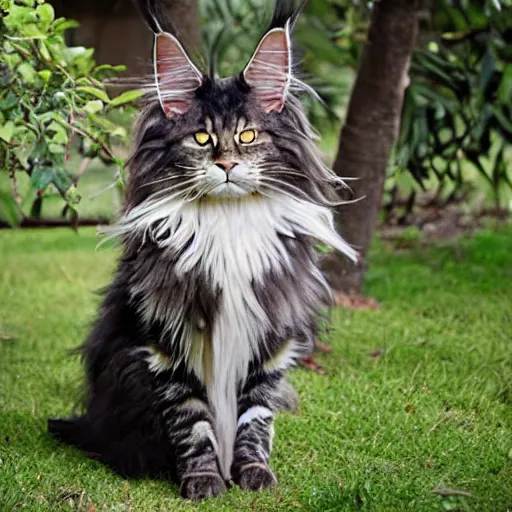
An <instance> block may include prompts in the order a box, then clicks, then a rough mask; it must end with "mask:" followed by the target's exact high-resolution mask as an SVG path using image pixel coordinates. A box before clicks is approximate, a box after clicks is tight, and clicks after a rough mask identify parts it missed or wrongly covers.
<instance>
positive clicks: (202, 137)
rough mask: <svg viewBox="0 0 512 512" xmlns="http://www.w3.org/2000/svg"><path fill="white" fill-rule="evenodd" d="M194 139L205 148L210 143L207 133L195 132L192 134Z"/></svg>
mask: <svg viewBox="0 0 512 512" xmlns="http://www.w3.org/2000/svg"><path fill="white" fill-rule="evenodd" d="M194 139H196V142H197V143H198V144H199V145H200V146H205V145H206V144H208V142H210V134H209V133H207V132H196V133H194Z"/></svg>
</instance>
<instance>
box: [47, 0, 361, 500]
mask: <svg viewBox="0 0 512 512" xmlns="http://www.w3.org/2000/svg"><path fill="white" fill-rule="evenodd" d="M304 3H305V2H303V4H304ZM301 7H302V6H300V7H299V8H294V6H293V2H290V1H283V0H278V1H277V3H276V5H275V9H274V14H273V17H272V21H271V23H270V27H269V29H268V31H267V32H266V33H265V35H264V36H263V38H262V39H261V41H260V42H259V44H258V46H257V48H256V51H255V52H254V54H253V56H252V58H251V59H250V61H249V63H248V64H247V66H246V67H245V69H244V70H243V71H242V72H241V73H240V75H239V76H235V77H230V78H222V79H221V78H216V77H212V76H207V75H205V74H203V73H202V72H201V71H200V70H199V69H198V68H197V67H196V66H195V65H194V63H193V62H192V60H191V59H190V57H189V55H188V54H187V52H186V51H185V50H184V48H183V46H182V45H181V43H180V41H179V40H178V39H177V37H176V36H175V35H174V31H173V30H172V28H169V27H170V24H169V22H168V21H166V20H165V17H164V16H163V13H162V11H163V10H162V9H161V6H159V4H158V2H157V1H156V0H146V1H145V2H142V10H143V12H144V14H145V17H146V19H147V21H148V23H149V24H150V27H151V28H152V30H153V32H154V34H155V45H154V70H155V82H154V87H153V88H152V91H153V92H154V93H156V94H155V95H153V96H151V95H150V96H149V97H148V100H147V102H146V104H145V106H144V107H143V110H142V112H141V114H140V117H139V120H138V122H137V126H136V135H135V140H134V150H133V154H132V157H131V160H130V162H129V168H130V175H129V182H128V186H127V192H126V206H125V209H124V212H123V214H122V216H121V217H120V219H119V221H118V222H117V223H116V224H115V225H113V226H112V227H111V228H110V230H109V233H110V236H112V237H118V238H119V239H120V240H121V241H122V256H121V257H120V261H119V263H118V266H117V270H116V273H115V277H114V279H113V282H112V284H111V285H110V286H109V287H108V290H107V291H106V295H105V297H104V300H103V303H102V305H101V308H100V312H99V315H98V318H97V320H96V323H95V325H94V327H93V329H92V332H91V333H90V335H89V337H88V339H87V340H86V342H85V344H84V347H83V350H84V353H83V357H84V363H85V368H86V385H87V399H86V404H85V413H84V414H83V415H82V416H75V417H72V418H69V419H50V420H49V430H50V432H51V433H52V434H53V435H54V436H55V437H56V438H58V439H59V440H61V441H63V442H66V443H69V444H71V445H74V446H76V447H77V448H79V449H81V450H83V451H84V452H86V453H87V454H88V455H89V456H91V457H95V458H97V459H99V460H101V461H102V462H104V463H105V464H107V465H108V466H110V467H111V468H112V469H113V470H115V471H116V472H118V473H120V474H121V475H124V476H126V477H134V476H139V475H159V476H162V475H163V476H165V477H168V478H172V479H174V480H175V481H176V482H177V483H178V484H179V486H180V493H181V495H182V496H183V497H185V498H189V499H194V500H197V499H203V498H207V497H211V496H218V495H220V494H222V493H223V492H225V491H226V484H229V483H235V484H238V485H239V486H240V487H241V488H242V489H248V490H253V491H258V490H260V489H264V488H270V487H273V486H275V485H276V484H277V480H276V477H275V475H274V474H273V472H272V471H271V469H270V466H269V458H270V452H271V448H272V439H273V435H274V432H273V424H272V422H273V418H274V415H275V414H276V413H277V412H278V411H279V410H282V409H287V408H292V407H293V406H294V402H295V394H294V392H293V390H292V389H291V386H290V385H289V384H287V382H286V381H285V380H284V378H283V373H284V371H285V370H286V369H287V368H288V367H290V366H292V365H294V364H295V363H296V362H297V360H299V359H300V358H302V357H304V356H306V355H308V354H309V353H310V351H311V349H312V346H313V342H314V335H315V331H316V324H317V320H318V317H319V314H320V313H321V311H322V309H323V308H324V307H325V305H326V304H329V301H330V289H329V286H328V285H327V282H326V280H325V278H324V277H323V275H322V273H321V272H320V270H319V268H318V262H317V257H316V251H315V243H316V241H320V242H322V243H324V244H327V245H328V246H330V247H333V248H334V249H336V250H338V251H339V252H341V253H343V254H345V255H346V256H348V257H349V258H351V259H353V260H356V258H357V254H356V252H355V250H354V249H353V248H352V247H351V246H350V245H349V244H348V243H346V242H345V241H344V240H343V239H342V238H341V237H340V236H339V235H338V234H337V233H336V231H335V229H334V224H333V214H332V211H331V206H332V205H333V204H334V201H335V199H336V197H337V196H336V188H337V186H338V185H340V184H343V183H342V182H341V180H340V179H339V178H337V177H336V176H335V175H334V173H333V172H332V171H331V170H330V169H328V168H327V167H326V166H325V165H324V164H323V163H322V160H321V158H320V155H319V152H318V150H317V148H316V146H315V143H314V139H315V137H314V134H313V131H312V129H311V128H310V125H309V123H308V120H307V118H306V116H305V114H304V112H303V109H302V107H301V103H300V102H299V99H298V97H297V90H298V89H300V88H301V87H305V86H302V85H301V82H300V81H299V80H298V79H297V78H295V77H294V76H293V73H292V68H293V63H292V48H291V39H290V37H291V31H292V29H293V26H294V24H295V21H296V19H297V16H298V14H299V12H300V10H301Z"/></svg>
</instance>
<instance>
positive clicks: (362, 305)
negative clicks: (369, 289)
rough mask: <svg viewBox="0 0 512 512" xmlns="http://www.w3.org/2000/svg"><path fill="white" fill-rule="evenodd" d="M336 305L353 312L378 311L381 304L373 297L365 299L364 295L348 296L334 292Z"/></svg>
mask: <svg viewBox="0 0 512 512" xmlns="http://www.w3.org/2000/svg"><path fill="white" fill-rule="evenodd" d="M333 296H334V304H335V305H336V307H341V308H345V309H352V310H356V311H357V310H372V311H375V310H378V309H381V306H380V304H379V303H378V302H377V301H376V300H375V299H374V298H373V297H363V296H362V295H347V294H346V293H343V292H340V291H338V290H333Z"/></svg>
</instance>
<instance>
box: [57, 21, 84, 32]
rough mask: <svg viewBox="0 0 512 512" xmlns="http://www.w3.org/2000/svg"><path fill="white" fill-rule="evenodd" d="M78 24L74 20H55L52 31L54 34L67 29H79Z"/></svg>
mask: <svg viewBox="0 0 512 512" xmlns="http://www.w3.org/2000/svg"><path fill="white" fill-rule="evenodd" d="M79 26H80V23H78V21H75V20H67V19H66V18H57V19H56V20H55V21H54V22H53V30H54V31H55V32H64V30H67V29H68V28H76V27H79Z"/></svg>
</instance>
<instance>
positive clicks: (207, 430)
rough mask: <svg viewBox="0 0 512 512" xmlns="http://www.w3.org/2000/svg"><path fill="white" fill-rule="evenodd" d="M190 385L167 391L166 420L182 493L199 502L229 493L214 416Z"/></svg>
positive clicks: (165, 393) (176, 385) (171, 387)
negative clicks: (219, 452)
mask: <svg viewBox="0 0 512 512" xmlns="http://www.w3.org/2000/svg"><path fill="white" fill-rule="evenodd" d="M197 395H198V394H197V393H195V394H194V393H193V391H192V389H191V388H190V387H189V386H188V385H187V384H182V383H173V384H170V385H169V386H168V387H167V388H166V389H165V392H164V402H165V404H164V411H163V416H164V421H165V425H166V429H167V433H168V436H169V439H170V441H171V444H172V446H173V448H174V452H175V457H176V475H177V478H178V482H179V484H180V494H181V495H182V496H183V497H184V498H188V499H191V500H200V499H204V498H209V497H213V496H218V495H220V494H222V493H223V492H225V491H226V484H225V482H224V478H223V477H222V475H221V473H220V471H219V462H218V455H217V452H218V447H217V440H216V438H215V434H214V430H213V416H212V414H211V412H210V409H209V407H208V405H207V404H206V402H205V401H204V397H201V398H199V397H198V396H197Z"/></svg>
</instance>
